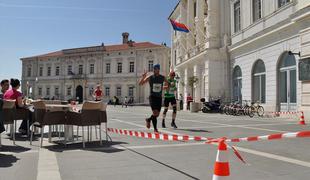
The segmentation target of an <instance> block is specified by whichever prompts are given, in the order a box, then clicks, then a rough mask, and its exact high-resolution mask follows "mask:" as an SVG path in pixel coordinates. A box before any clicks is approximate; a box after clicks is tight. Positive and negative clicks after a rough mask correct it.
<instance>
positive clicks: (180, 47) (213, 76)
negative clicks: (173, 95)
mask: <svg viewBox="0 0 310 180" xmlns="http://www.w3.org/2000/svg"><path fill="white" fill-rule="evenodd" d="M229 5H230V4H229V1H223V0H220V1H219V0H208V1H206V0H180V1H179V3H178V4H177V6H176V7H175V9H174V10H173V12H172V13H171V15H170V17H169V18H170V19H173V20H176V21H177V22H180V23H183V24H186V25H187V27H188V28H189V29H190V33H183V32H175V31H173V29H172V42H171V44H172V45H171V46H172V47H171V48H172V49H171V58H172V60H171V61H172V63H173V64H174V67H175V70H176V72H177V74H178V75H179V76H180V83H179V88H178V89H179V93H181V94H184V98H186V96H187V94H192V92H193V96H194V99H195V100H196V101H199V99H200V98H201V97H206V98H216V97H219V96H221V97H222V98H223V99H227V98H230V91H229V89H230V86H229V83H228V82H229V75H228V69H229V63H228V62H229V61H228V48H227V45H228V43H229V39H228V37H229V36H230V34H229V33H230V18H229V15H230V14H229ZM192 77H197V78H198V81H197V82H196V83H195V84H194V87H193V90H192V88H191V87H190V85H189V84H190V83H189V79H191V78H192ZM192 79H193V78H192Z"/></svg>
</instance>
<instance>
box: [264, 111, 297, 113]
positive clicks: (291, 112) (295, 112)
mask: <svg viewBox="0 0 310 180" xmlns="http://www.w3.org/2000/svg"><path fill="white" fill-rule="evenodd" d="M267 113H270V114H299V113H301V111H295V112H267Z"/></svg>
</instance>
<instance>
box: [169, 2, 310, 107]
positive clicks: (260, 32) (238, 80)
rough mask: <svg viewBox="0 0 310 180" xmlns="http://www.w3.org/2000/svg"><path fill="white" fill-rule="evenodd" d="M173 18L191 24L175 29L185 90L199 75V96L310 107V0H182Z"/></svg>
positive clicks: (175, 56) (174, 55) (176, 59)
mask: <svg viewBox="0 0 310 180" xmlns="http://www.w3.org/2000/svg"><path fill="white" fill-rule="evenodd" d="M170 18H171V19H173V20H176V21H177V22H180V23H183V24H186V25H187V26H188V27H189V29H190V30H191V33H183V32H174V31H173V30H172V43H171V44H172V49H171V62H172V63H173V64H174V67H175V70H176V71H177V73H178V74H179V76H180V82H181V83H179V87H178V90H179V93H183V94H187V93H190V89H191V87H190V86H189V84H188V78H189V77H191V76H197V77H198V82H197V83H195V85H194V96H195V100H196V101H198V100H199V99H200V98H202V97H204V98H207V99H209V98H211V97H217V96H221V98H222V99H223V100H224V101H239V102H242V101H243V100H248V101H252V102H253V101H255V102H260V103H261V104H262V105H263V106H264V107H265V110H267V111H296V110H303V111H308V112H309V111H310V81H309V80H310V68H309V67H310V62H309V61H310V0H180V1H179V3H178V4H177V6H176V7H175V9H174V10H173V12H172V13H171V15H170ZM299 52H300V56H299V55H298V53H299ZM300 63H303V64H302V65H300V67H301V68H302V69H304V70H303V72H302V71H299V69H300V67H299V66H298V65H299V64H300ZM307 67H308V71H307ZM300 74H303V75H302V76H303V77H308V79H307V78H304V79H303V78H300ZM185 98H186V96H185Z"/></svg>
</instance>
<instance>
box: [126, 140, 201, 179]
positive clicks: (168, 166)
mask: <svg viewBox="0 0 310 180" xmlns="http://www.w3.org/2000/svg"><path fill="white" fill-rule="evenodd" d="M123 147H124V148H125V149H127V150H128V151H131V152H133V153H136V154H138V155H140V156H143V157H145V158H147V159H150V160H152V161H154V162H156V163H158V164H161V165H163V166H165V167H167V168H170V169H172V170H174V171H176V172H179V173H181V174H183V175H184V176H186V177H188V178H190V179H195V180H199V178H196V177H194V176H192V175H190V174H188V173H186V172H184V171H182V170H180V169H177V168H175V167H172V166H170V165H168V164H166V163H164V162H161V161H159V160H156V159H154V158H152V157H150V156H147V155H145V154H143V153H140V152H137V151H135V150H133V149H130V148H127V147H125V146H123Z"/></svg>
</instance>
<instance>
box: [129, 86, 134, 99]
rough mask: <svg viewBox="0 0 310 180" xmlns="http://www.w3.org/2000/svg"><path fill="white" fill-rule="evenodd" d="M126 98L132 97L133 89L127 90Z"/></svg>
mask: <svg viewBox="0 0 310 180" xmlns="http://www.w3.org/2000/svg"><path fill="white" fill-rule="evenodd" d="M128 96H129V97H132V96H133V87H129V89H128Z"/></svg>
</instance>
